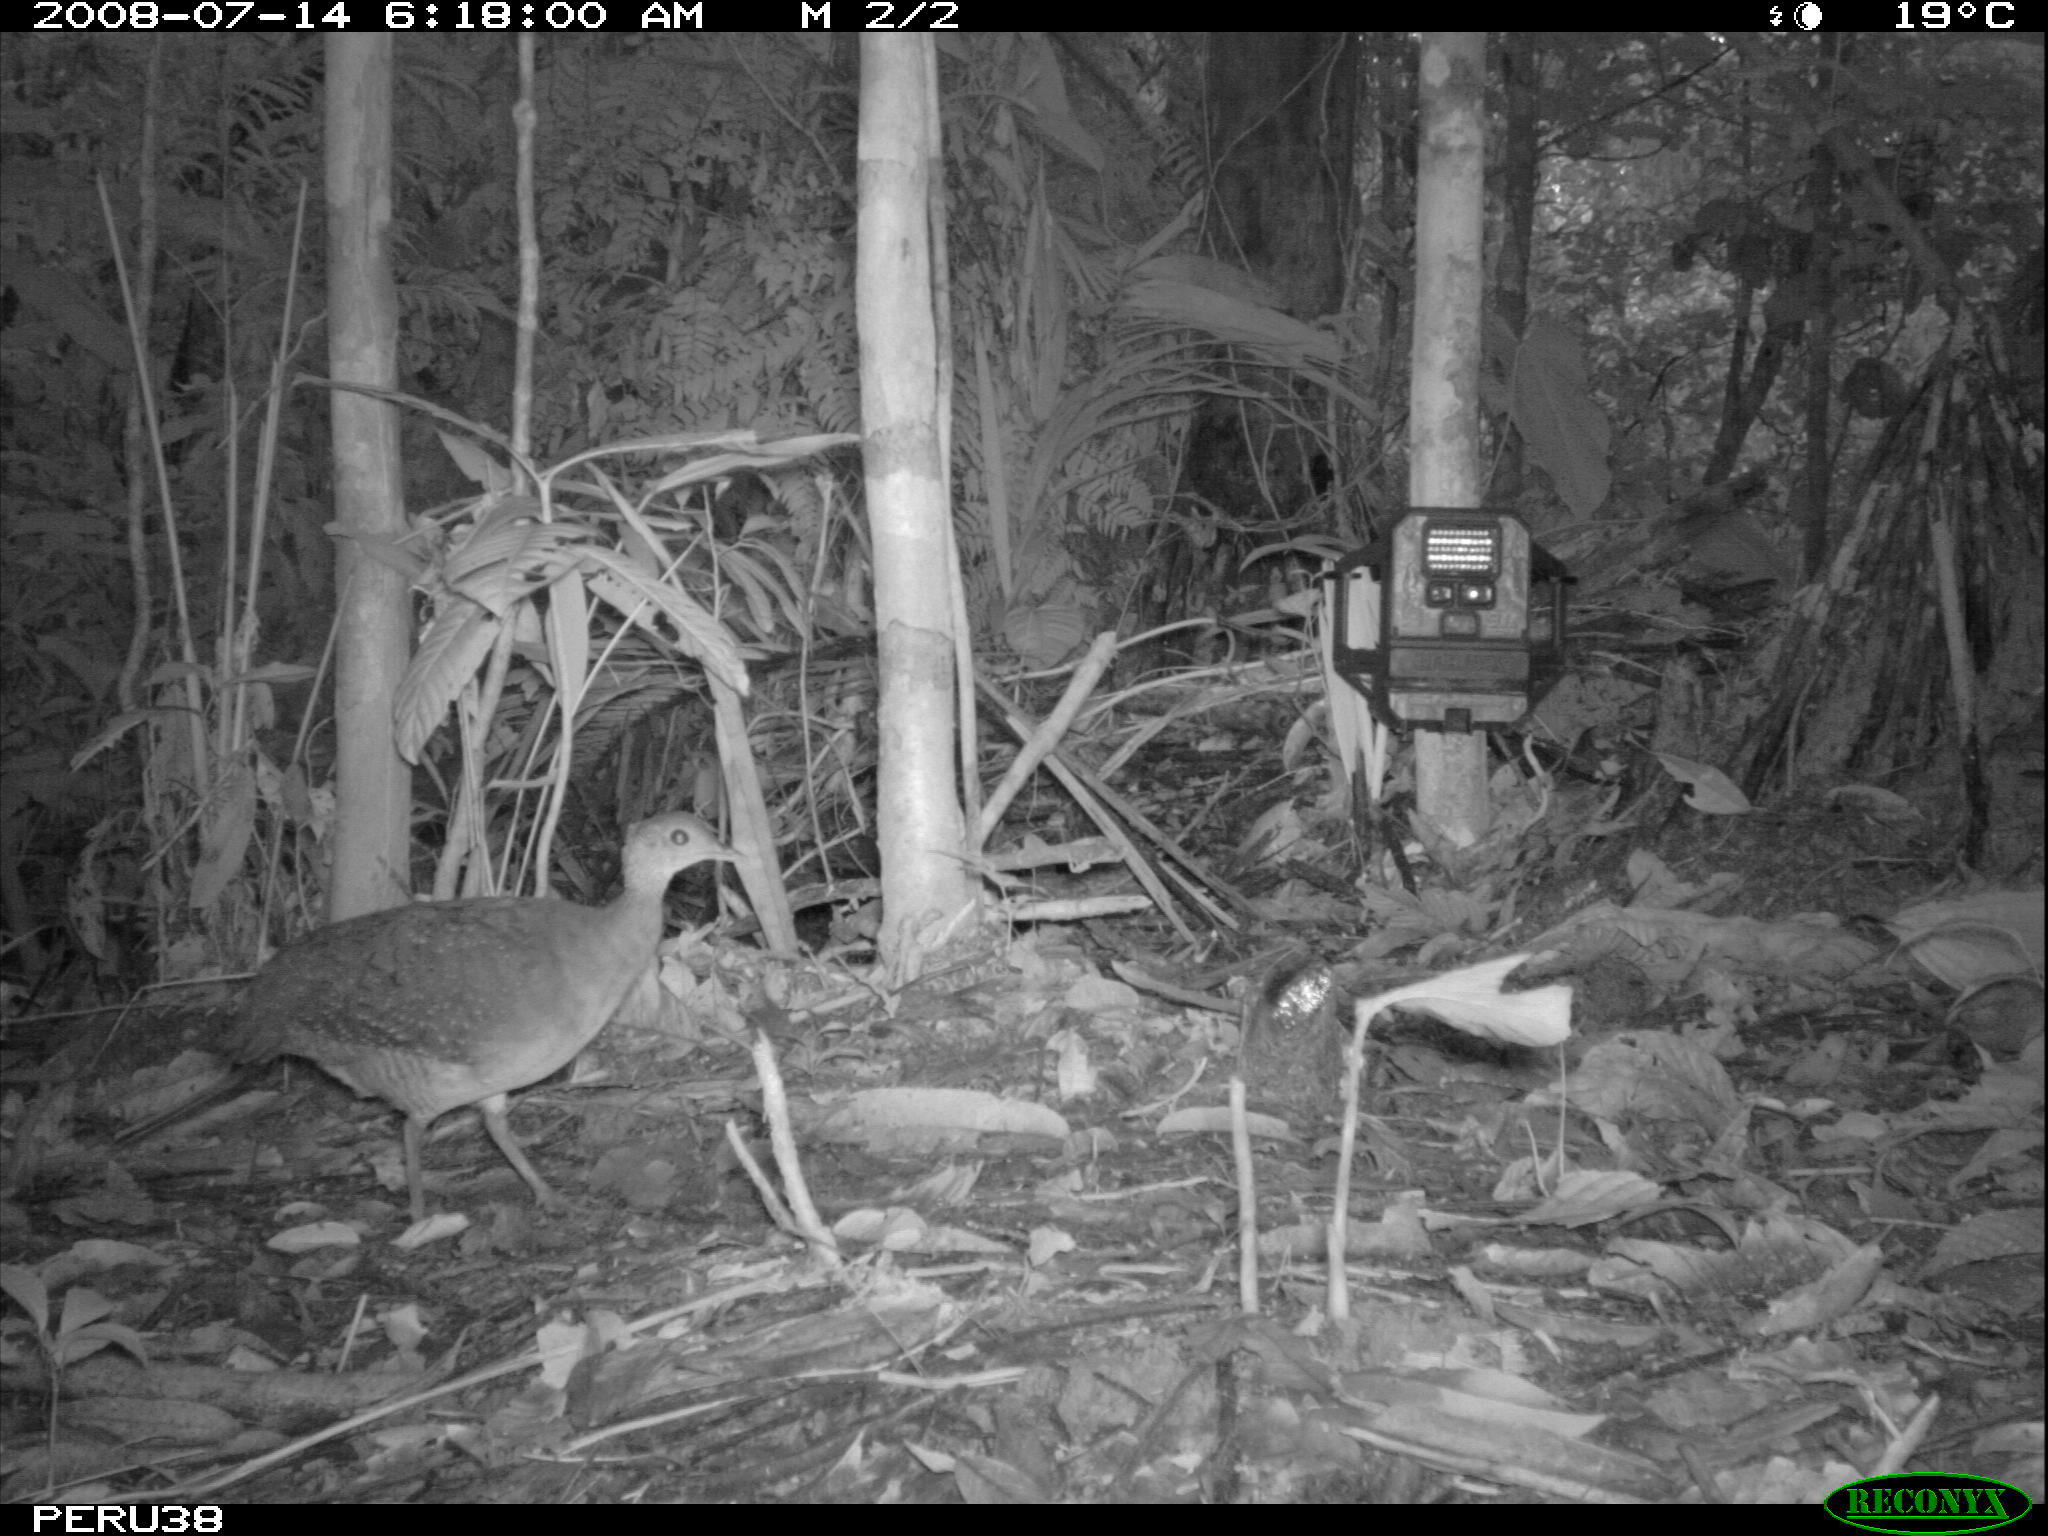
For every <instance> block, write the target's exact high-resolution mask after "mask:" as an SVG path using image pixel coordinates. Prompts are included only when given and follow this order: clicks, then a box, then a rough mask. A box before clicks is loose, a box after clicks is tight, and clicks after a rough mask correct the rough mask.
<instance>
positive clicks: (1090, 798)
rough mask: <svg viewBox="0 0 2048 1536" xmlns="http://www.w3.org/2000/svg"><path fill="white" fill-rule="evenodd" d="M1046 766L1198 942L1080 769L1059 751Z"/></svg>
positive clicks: (1021, 724)
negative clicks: (1092, 790)
mask: <svg viewBox="0 0 2048 1536" xmlns="http://www.w3.org/2000/svg"><path fill="white" fill-rule="evenodd" d="M981 687H982V689H983V690H984V691H985V692H986V693H987V694H988V695H989V697H991V698H992V699H994V700H995V701H996V702H997V703H998V704H999V705H1001V706H1002V709H1003V715H1004V719H1005V721H1006V723H1007V724H1008V725H1009V727H1010V729H1011V730H1012V731H1014V732H1015V733H1016V735H1017V737H1018V739H1019V740H1020V741H1021V740H1023V739H1025V738H1026V737H1028V736H1029V735H1030V731H1029V729H1028V727H1027V717H1026V716H1025V715H1023V714H1022V713H1021V712H1019V711H1018V710H1017V709H1016V708H1015V707H1013V706H1012V705H1011V704H1010V702H1009V700H1007V699H1006V698H1004V697H1003V695H1002V694H1001V693H999V692H997V691H996V690H995V689H994V688H992V687H990V686H989V684H988V683H986V682H983V683H982V684H981ZM1045 766H1046V767H1047V768H1049V769H1051V770H1052V775H1053V777H1054V778H1056V779H1058V780H1059V781H1060V783H1061V784H1062V785H1063V786H1065V788H1066V791H1067V793H1068V794H1070V795H1072V796H1073V797H1074V799H1075V800H1076V801H1077V802H1078V803H1079V804H1080V807H1081V809H1082V810H1084V811H1086V812H1087V813H1088V815H1089V816H1090V817H1091V818H1092V819H1093V820H1094V822H1095V824H1096V825H1097V826H1098V827H1100V828H1101V829H1102V833H1103V836H1105V837H1107V838H1108V839H1109V840H1110V841H1111V842H1112V843H1114V844H1116V849H1117V854H1118V856H1119V857H1120V858H1122V860H1123V861H1124V864H1125V865H1126V866H1127V867H1128V868H1129V870H1130V872H1131V873H1132V875H1134V876H1135V877H1136V878H1137V881H1138V884H1140V885H1142V886H1143V887H1144V888H1145V893H1146V894H1147V895H1148V896H1150V897H1151V898H1152V900H1153V901H1154V902H1156V903H1157V904H1158V906H1159V910H1160V912H1161V913H1162V914H1163V915H1164V916H1165V918H1166V920H1167V921H1168V922H1170V923H1172V924H1173V926H1174V931H1175V932H1177V933H1179V934H1180V936H1181V937H1182V938H1183V939H1185V940H1186V941H1187V942H1189V943H1190V944H1192V943H1195V942H1197V940H1196V936H1195V931H1194V930H1193V929H1192V928H1190V927H1188V925H1187V922H1186V920H1185V919H1184V918H1182V917H1181V915H1180V909H1179V908H1177V907H1176V906H1175V905H1174V904H1173V898H1172V897H1171V896H1170V895H1168V894H1167V890H1166V887H1165V885H1164V884H1163V883H1161V881H1160V879H1159V872H1158V870H1156V869H1154V868H1153V867H1152V865H1151V863H1150V862H1149V861H1148V860H1147V859H1146V858H1145V856H1144V855H1143V854H1142V853H1140V852H1139V851H1138V846H1137V844H1136V843H1134V842H1132V841H1131V835H1130V834H1129V833H1128V832H1126V831H1125V830H1124V829H1123V827H1122V825H1121V824H1120V823H1119V822H1118V821H1117V819H1116V818H1115V817H1114V816H1112V815H1110V814H1109V812H1108V811H1107V810H1105V809H1104V807H1103V805H1102V802H1101V801H1100V800H1098V799H1097V798H1096V797H1095V796H1094V795H1093V794H1091V793H1090V792H1089V789H1088V786H1087V785H1086V784H1085V783H1084V782H1083V781H1082V778H1081V775H1080V772H1079V771H1078V770H1077V769H1075V768H1074V767H1073V766H1072V765H1071V764H1070V763H1068V762H1067V761H1066V759H1064V758H1063V757H1061V756H1060V755H1059V753H1057V752H1054V753H1053V754H1052V755H1051V756H1049V757H1048V758H1046V760H1045ZM1233 926H1234V925H1233Z"/></svg>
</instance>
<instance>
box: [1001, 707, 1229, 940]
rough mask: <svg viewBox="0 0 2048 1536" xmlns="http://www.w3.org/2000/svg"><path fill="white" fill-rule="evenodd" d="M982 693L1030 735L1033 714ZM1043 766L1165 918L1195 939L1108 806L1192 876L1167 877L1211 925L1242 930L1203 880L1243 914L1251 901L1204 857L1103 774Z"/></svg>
mask: <svg viewBox="0 0 2048 1536" xmlns="http://www.w3.org/2000/svg"><path fill="white" fill-rule="evenodd" d="M981 689H982V692H984V693H986V694H987V695H988V696H989V697H990V698H992V699H994V700H995V701H996V702H997V703H998V704H1000V705H1001V706H1002V707H1003V712H1004V716H1005V720H1006V723H1007V724H1008V725H1009V727H1010V729H1011V730H1012V731H1013V732H1015V733H1016V735H1017V736H1018V738H1019V739H1022V738H1023V737H1025V736H1026V735H1028V734H1029V719H1030V717H1029V716H1027V715H1025V714H1024V713H1022V712H1021V711H1020V710H1018V708H1017V707H1016V706H1015V705H1014V704H1012V703H1011V702H1010V701H1009V699H1008V698H1006V697H1005V696H1004V695H1003V694H1002V693H1001V692H999V691H998V690H997V689H996V688H995V687H994V686H993V685H991V684H990V683H989V682H988V681H987V680H986V679H982V680H981ZM1045 766H1046V767H1047V768H1049V769H1050V770H1051V771H1052V774H1053V777H1054V778H1056V779H1058V780H1059V781H1060V783H1061V784H1062V785H1063V786H1065V788H1066V790H1067V793H1069V794H1071V795H1072V796H1073V797H1074V798H1075V799H1076V800H1078V801H1079V802H1080V803H1081V808H1082V809H1083V810H1085V811H1086V812H1087V813H1088V814H1089V815H1090V816H1091V817H1093V818H1094V819H1095V822H1096V825H1098V826H1100V827H1101V828H1102V830H1103V834H1104V835H1105V836H1107V837H1109V838H1110V839H1111V840H1112V841H1114V842H1115V843H1116V844H1117V846H1118V848H1119V850H1120V851H1121V852H1122V855H1123V858H1124V861H1125V863H1127V864H1129V865H1130V869H1131V873H1132V874H1133V875H1135V876H1136V877H1137V879H1138V883H1139V884H1140V885H1142V886H1144V887H1145V889H1146V891H1147V892H1148V893H1149V894H1150V895H1151V896H1152V899H1153V900H1154V901H1156V902H1158V903H1159V910H1160V911H1161V912H1163V913H1165V914H1166V917H1167V919H1168V921H1170V922H1171V923H1172V924H1173V925H1174V927H1175V928H1176V929H1178V930H1179V932H1180V933H1181V934H1182V935H1183V936H1184V937H1186V938H1189V939H1192V938H1193V934H1192V933H1191V932H1190V931H1189V929H1188V927H1187V925H1186V924H1185V923H1183V922H1182V921H1181V919H1180V917H1179V916H1178V914H1176V913H1175V911H1174V909H1173V907H1172V906H1171V905H1170V904H1169V903H1168V901H1167V899H1166V895H1165V887H1164V886H1163V885H1162V884H1160V882H1159V877H1158V875H1157V874H1156V873H1154V872H1153V868H1152V866H1151V865H1149V864H1147V863H1146V862H1144V860H1142V859H1141V858H1139V857H1138V855H1137V852H1136V848H1135V846H1134V845H1133V844H1132V843H1131V841H1130V838H1129V834H1127V833H1125V832H1123V831H1122V830H1121V829H1120V828H1118V827H1117V826H1116V825H1115V824H1114V823H1113V822H1112V821H1111V820H1109V819H1108V818H1107V817H1106V815H1105V811H1104V808H1105V807H1106V808H1107V810H1108V811H1110V812H1114V813H1115V815H1116V816H1119V817H1122V818H1123V820H1124V821H1125V822H1126V823H1128V824H1129V825H1130V826H1132V827H1135V828H1137V830H1138V831H1140V832H1142V833H1144V834H1145V836H1147V837H1149V838H1150V839H1152V841H1153V842H1155V843H1157V844H1158V845H1159V846H1160V847H1161V848H1163V849H1164V850H1165V851H1166V852H1167V853H1169V854H1171V855H1172V856H1173V857H1174V859H1175V860H1177V861H1178V862H1179V863H1180V864H1181V866H1182V867H1183V868H1184V869H1186V870H1187V871H1188V875H1192V876H1193V877H1194V878H1193V879H1189V878H1188V875H1183V874H1182V873H1181V872H1180V871H1179V870H1176V869H1174V868H1173V867H1172V866H1171V865H1168V866H1166V874H1167V876H1168V877H1169V878H1171V879H1172V881H1173V883H1174V884H1175V885H1177V886H1179V887H1180V888H1181V890H1182V891H1183V892H1184V893H1185V894H1186V896H1187V898H1188V899H1189V900H1190V901H1192V902H1194V903H1195V904H1196V905H1197V906H1199V907H1200V908H1202V910H1203V911H1204V912H1205V913H1206V914H1207V915H1208V917H1209V920H1210V921H1211V922H1213V923H1215V924H1216V925H1217V926H1218V927H1222V928H1228V929H1231V930H1233V931H1234V930H1235V929H1236V928H1237V927H1238V926H1239V925H1238V921H1237V919H1236V918H1234V917H1232V916H1231V915H1230V913H1229V912H1228V911H1227V910H1226V909H1225V908H1224V907H1223V906H1222V905H1220V904H1219V903H1218V902H1217V901H1216V900H1215V899H1214V898H1212V897H1211V896H1210V895H1209V893H1208V891H1206V890H1204V889H1203V888H1202V884H1201V882H1206V883H1207V884H1208V886H1209V887H1211V888H1213V889H1214V890H1216V891H1218V892H1220V893H1221V894H1222V895H1224V896H1225V897H1227V898H1228V899H1229V901H1230V903H1231V905H1232V906H1235V907H1236V908H1238V910H1239V911H1243V912H1249V911H1250V910H1251V905H1250V903H1249V902H1247V901H1245V899H1244V898H1243V897H1242V896H1239V895H1238V894H1237V892H1236V891H1234V890H1232V889H1231V888H1230V886H1229V885H1227V884H1226V883H1225V882H1224V881H1223V880H1222V879H1221V878H1219V877H1218V876H1217V875H1216V874H1214V873H1213V872H1212V871H1211V870H1210V869H1209V868H1208V866H1207V865H1205V864H1203V862H1202V861H1201V860H1200V859H1198V858H1196V857H1195V856H1194V855H1193V854H1192V853H1189V852H1188V851H1187V849H1186V848H1184V847H1182V846H1181V844H1180V843H1179V842H1178V841H1176V840H1175V839H1173V838H1171V837H1168V836H1167V835H1166V833H1165V832H1164V831H1163V830H1162V829H1161V828H1160V827H1159V825H1158V823H1156V822H1154V821H1153V820H1152V819H1151V818H1150V817H1149V816H1146V815H1144V814H1143V813H1142V812H1140V811H1139V810H1138V809H1137V807H1136V806H1134V805H1132V804H1131V802H1130V801H1129V800H1127V799H1125V798H1124V797H1123V796H1122V795H1120V794H1118V793H1117V792H1116V791H1115V790H1113V789H1111V788H1110V787H1109V786H1108V785H1107V784H1105V783H1103V782H1102V778H1101V776H1100V775H1099V774H1096V773H1094V772H1092V771H1090V770H1089V769H1086V768H1083V767H1081V766H1080V765H1079V764H1077V763H1070V762H1068V761H1067V760H1066V759H1065V758H1064V757H1062V756H1060V754H1059V753H1058V752H1054V753H1053V754H1052V755H1051V756H1050V757H1048V758H1047V759H1046V760H1045Z"/></svg>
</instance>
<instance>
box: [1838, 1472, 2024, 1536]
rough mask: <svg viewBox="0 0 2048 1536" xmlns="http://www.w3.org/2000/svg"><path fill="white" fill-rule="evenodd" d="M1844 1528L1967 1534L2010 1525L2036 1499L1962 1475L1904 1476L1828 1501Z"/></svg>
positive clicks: (1854, 1487) (1923, 1535)
mask: <svg viewBox="0 0 2048 1536" xmlns="http://www.w3.org/2000/svg"><path fill="white" fill-rule="evenodd" d="M1824 1506H1825V1508H1826V1509H1827V1512H1828V1513H1829V1514H1831V1515H1833V1516H1834V1517H1835V1518H1836V1519H1837V1520H1839V1521H1841V1522H1842V1523H1843V1524H1844V1525H1854V1526H1858V1527H1860V1528H1862V1529H1863V1530H1866V1531H1883V1532H1887V1533H1890V1532H1904V1531H1910V1532H1912V1533H1913V1536H1930V1533H1932V1536H1962V1533H1963V1532H1965V1531H1991V1530H1996V1529H1997V1528H1998V1527H1999V1526H2001V1525H2010V1524H2012V1522H2013V1521H2015V1520H2017V1519H2019V1518H2020V1516H2022V1515H2024V1514H2025V1513H2026V1512H2027V1511H2028V1510H2029V1509H2031V1508H2032V1507H2033V1500H2031V1499H2029V1498H2028V1497H2027V1496H2026V1494H2024V1493H2022V1492H2021V1491H2020V1490H2019V1489H2017V1488H2015V1487H2013V1486H2012V1485H2011V1484H2010V1483H1994V1482H1993V1481H1992V1480H1991V1479H1990V1478H1988V1477H1965V1476H1963V1475H1962V1474H1961V1473H1957V1472H1901V1473H1897V1474H1895V1475H1893V1476H1891V1477H1866V1478H1863V1479H1862V1480H1860V1481H1858V1482H1854V1483H1844V1484H1842V1486H1841V1487H1839V1488H1837V1489H1836V1490H1835V1491H1834V1492H1833V1493H1831V1494H1829V1495H1828V1496H1827V1498H1826V1500H1825V1501H1824Z"/></svg>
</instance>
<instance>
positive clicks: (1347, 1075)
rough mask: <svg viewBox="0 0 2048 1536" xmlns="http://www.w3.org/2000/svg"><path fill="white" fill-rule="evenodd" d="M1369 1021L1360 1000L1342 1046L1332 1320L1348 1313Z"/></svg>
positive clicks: (1332, 1222)
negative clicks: (1347, 1263)
mask: <svg viewBox="0 0 2048 1536" xmlns="http://www.w3.org/2000/svg"><path fill="white" fill-rule="evenodd" d="M1371 1023H1372V1018H1371V1016H1370V1015H1368V1014H1367V1013H1366V1011H1365V1004H1363V1003H1360V1004H1359V1005H1358V1017H1357V1018H1356V1019H1354V1020H1353V1021H1352V1030H1351V1039H1350V1040H1349V1041H1348V1042H1347V1043H1346V1045H1345V1047H1344V1131H1343V1134H1342V1135H1341V1136H1340V1137H1339V1138H1338V1142H1337V1197H1336V1199H1337V1203H1336V1205H1335V1207H1334V1208H1332V1210H1331V1211H1330V1229H1329V1240H1328V1242H1327V1243H1325V1245H1324V1246H1325V1247H1326V1248H1327V1249H1328V1263H1329V1272H1328V1275H1327V1278H1326V1280H1325V1285H1326V1287H1327V1292H1328V1295H1327V1305H1326V1307H1325V1310H1326V1311H1327V1312H1328V1313H1329V1314H1330V1321H1331V1322H1333V1323H1341V1322H1343V1321H1345V1320H1346V1319H1347V1318H1349V1317H1350V1316H1351V1295H1350V1293H1349V1292H1348V1291H1346V1290H1345V1288H1344V1246H1345V1239H1346V1234H1347V1231H1348V1229H1349V1225H1350V1219H1349V1213H1350V1210H1351V1160H1352V1158H1353V1157H1354V1156H1355V1155H1356V1153H1357V1149H1358V1079H1359V1077H1360V1076H1361V1075H1362V1074H1363V1072H1364V1069H1365V1032H1366V1029H1367V1027H1368V1026H1369V1025H1370V1024H1371Z"/></svg>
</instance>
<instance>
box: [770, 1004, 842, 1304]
mask: <svg viewBox="0 0 2048 1536" xmlns="http://www.w3.org/2000/svg"><path fill="white" fill-rule="evenodd" d="M754 1070H755V1071H756V1072H758V1073H759V1074H760V1076H761V1113H762V1115H763V1116H764V1117H765V1118H766V1119H767V1121H768V1144H769V1145H770V1146H771V1147H773V1148H774V1149H775V1166H776V1168H777V1169H778V1170H779V1171H780V1172H781V1174H782V1189H783V1193H784V1194H786V1195H787V1196H788V1197H789V1205H790V1211H791V1214H793V1215H794V1216H795V1217H796V1221H797V1226H798V1229H799V1235H800V1236H802V1238H803V1239H804V1241H805V1242H807V1243H809V1244H810V1245H811V1250H812V1252H814V1253H815V1254H817V1256H818V1257H819V1258H821V1259H827V1260H829V1261H831V1262H832V1263H834V1264H836V1263H838V1262H839V1242H838V1240H837V1239H836V1238H834V1237H833V1235H832V1232H831V1229H830V1228H828V1227H827V1226H826V1225H825V1223H824V1221H823V1220H822V1219H821V1218H820V1217H819V1215H818V1207H817V1206H816V1205H815V1204H813V1203H812V1201H811V1186H810V1184H809V1183H808V1182H807V1181H806V1180H805V1178H804V1166H803V1161H802V1159H800V1158H799V1157H798V1156H797V1152H796V1136H795V1134H794V1133H793V1132H792V1131H791V1130H790V1126H789V1094H788V1093H787V1092H786V1091H785V1090H784V1089H783V1086H782V1069H781V1068H780V1067H778V1066H777V1065H776V1064H775V1047H774V1046H773V1045H771V1044H770V1043H769V1040H768V1037H767V1035H765V1034H762V1033H760V1032H758V1031H757V1032H756V1033H755V1035H754Z"/></svg>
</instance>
